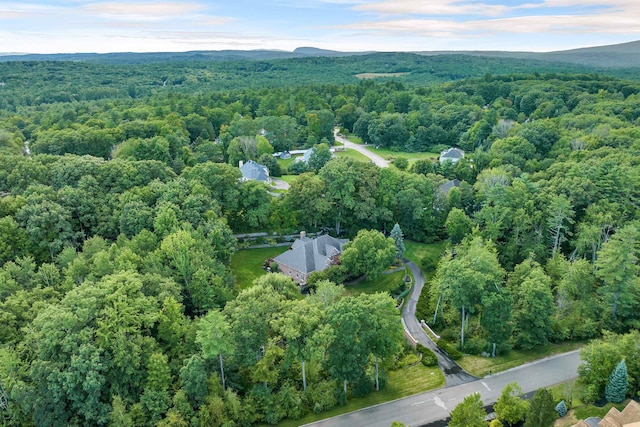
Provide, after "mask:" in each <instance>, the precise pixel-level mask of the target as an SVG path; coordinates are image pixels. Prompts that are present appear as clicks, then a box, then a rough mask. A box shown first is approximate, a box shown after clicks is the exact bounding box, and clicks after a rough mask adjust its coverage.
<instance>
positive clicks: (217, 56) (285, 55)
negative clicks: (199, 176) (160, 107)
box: [0, 40, 640, 68]
mask: <svg viewBox="0 0 640 427" xmlns="http://www.w3.org/2000/svg"><path fill="white" fill-rule="evenodd" d="M372 53H377V52H341V51H336V50H328V49H320V48H315V47H299V48H296V49H295V50H293V51H292V52H289V51H284V50H268V49H263V50H215V51H214V50H212V51H190V52H151V53H135V52H114V53H59V54H1V53H0V62H7V61H87V62H101V63H120V64H127V63H151V62H182V61H242V60H252V61H269V60H273V59H289V58H309V57H346V56H356V55H367V54H372ZM407 53H415V54H419V55H426V56H435V55H469V56H482V57H495V58H514V59H532V60H540V61H550V62H566V63H572V64H580V65H588V66H591V67H600V68H636V67H640V40H639V41H633V42H628V43H620V44H614V45H606V46H594V47H587V48H580V49H570V50H563V51H555V52H508V51H419V52H407Z"/></svg>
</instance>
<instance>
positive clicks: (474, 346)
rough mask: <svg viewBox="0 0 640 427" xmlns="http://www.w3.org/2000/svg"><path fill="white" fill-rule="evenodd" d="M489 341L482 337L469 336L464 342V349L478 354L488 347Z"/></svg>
mask: <svg viewBox="0 0 640 427" xmlns="http://www.w3.org/2000/svg"><path fill="white" fill-rule="evenodd" d="M486 345H487V342H486V341H485V340H484V339H482V338H477V337H473V338H469V339H468V340H466V341H465V343H464V351H465V352H466V353H469V354H475V355H478V354H480V353H482V350H483V349H484V348H485V347H486Z"/></svg>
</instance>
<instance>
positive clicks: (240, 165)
mask: <svg viewBox="0 0 640 427" xmlns="http://www.w3.org/2000/svg"><path fill="white" fill-rule="evenodd" d="M242 165H244V161H242V160H240V163H239V164H238V167H239V168H241V167H242Z"/></svg>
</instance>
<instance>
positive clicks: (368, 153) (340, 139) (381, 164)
mask: <svg viewBox="0 0 640 427" xmlns="http://www.w3.org/2000/svg"><path fill="white" fill-rule="evenodd" d="M334 136H335V138H336V141H338V142H340V143H342V144H343V145H344V146H345V148H351V149H354V150H356V151H358V152H360V153H362V154H364V155H365V156H367V157H368V158H370V159H371V160H372V161H373V163H375V164H376V166H378V167H381V168H388V167H389V162H388V161H387V160H385V159H383V158H382V157H381V156H379V155H377V154H376V153H374V152H373V151H371V150H369V149H367V147H366V146H364V145H362V144H356V143H354V142H351V141H349V140H348V139H345V138H343V137H342V136H340V135H338V131H335V132H334Z"/></svg>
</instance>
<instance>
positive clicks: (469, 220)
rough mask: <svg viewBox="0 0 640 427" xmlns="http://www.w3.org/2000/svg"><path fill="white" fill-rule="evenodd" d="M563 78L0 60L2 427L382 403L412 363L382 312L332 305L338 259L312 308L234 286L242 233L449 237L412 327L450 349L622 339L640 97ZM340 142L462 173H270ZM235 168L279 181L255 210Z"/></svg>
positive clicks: (273, 292) (485, 63)
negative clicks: (294, 155) (285, 184)
mask: <svg viewBox="0 0 640 427" xmlns="http://www.w3.org/2000/svg"><path fill="white" fill-rule="evenodd" d="M538 65H539V66H540V67H550V69H545V68H541V69H540V70H539V71H536V70H537V69H536V67H537V66H538ZM579 71H584V68H583V69H578V68H577V66H575V65H571V66H569V65H551V63H544V65H540V64H538V63H534V62H527V61H525V60H519V62H514V61H512V60H507V59H496V60H491V59H488V58H473V57H465V56H442V57H438V59H437V61H436V59H434V58H426V57H424V56H418V55H407V54H379V55H366V56H361V57H358V58H357V60H354V59H353V58H351V59H350V58H348V57H346V58H302V59H295V60H293V59H287V60H270V61H228V62H216V63H215V64H210V63H208V62H204V61H202V62H190V63H187V64H181V63H167V64H162V63H154V64H141V65H130V64H129V65H123V64H120V65H113V64H111V65H105V64H92V63H77V62H46V61H42V62H6V63H0V83H1V84H0V93H1V94H2V96H1V97H0V266H1V268H0V382H1V383H2V386H3V388H4V390H5V392H6V395H7V397H8V400H9V405H8V409H7V410H6V411H3V412H2V413H1V415H2V417H3V418H2V421H1V422H2V423H4V425H10V426H14V425H15V426H28V425H51V426H57V425H60V426H63V425H114V426H116V425H117V426H120V425H123V426H124V425H148V426H156V425H157V426H189V425H193V426H200V425H203V426H204V425H216V426H217V425H224V426H236V425H256V424H261V423H271V424H274V423H277V422H278V421H279V420H281V419H283V418H292V419H298V418H300V417H301V416H303V415H304V414H305V413H307V412H310V411H313V412H322V411H324V410H326V409H329V408H331V407H333V406H336V405H338V404H340V403H342V402H344V401H346V400H347V399H348V398H350V397H352V396H361V395H365V394H367V393H371V392H372V391H373V390H374V389H375V388H376V387H377V386H380V387H383V386H384V371H385V370H386V369H392V368H393V367H394V366H395V365H397V364H398V360H399V359H400V358H401V356H402V353H403V352H405V351H408V350H407V349H406V345H405V344H404V338H403V336H402V326H401V324H400V320H399V313H398V311H397V310H396V308H395V301H394V300H393V299H392V298H391V297H390V296H388V295H384V294H375V295H361V296H357V297H355V296H344V295H343V290H342V286H341V283H340V282H341V281H343V280H344V279H345V278H347V277H349V276H351V275H352V273H353V272H352V271H348V269H346V268H345V266H344V265H343V266H338V267H335V268H334V269H330V270H329V271H328V272H327V273H324V274H320V275H317V276H316V277H314V284H313V292H312V294H311V295H310V296H308V297H301V296H300V294H299V291H298V289H297V287H296V285H295V284H294V282H293V281H292V280H290V279H288V278H287V277H285V276H283V275H279V274H270V275H266V276H263V277H262V278H261V279H258V281H257V282H256V283H255V284H254V286H252V287H248V288H245V289H242V290H241V289H240V286H239V284H238V283H237V282H236V279H235V277H234V275H233V272H232V270H231V268H230V259H231V256H232V255H233V253H234V252H235V251H236V250H237V248H238V242H237V241H236V239H235V238H234V237H233V234H234V233H239V232H250V231H271V232H278V233H281V234H285V233H295V232H298V231H300V230H310V231H316V230H322V229H325V230H330V232H331V233H332V234H335V233H339V234H340V235H342V236H345V237H348V238H353V237H354V236H356V235H357V234H358V232H359V231H361V230H378V231H380V232H383V233H387V234H388V232H389V231H391V229H392V228H393V227H394V225H395V224H398V225H399V227H400V228H401V230H402V232H403V233H404V236H405V237H406V238H407V239H411V240H415V241H419V242H425V243H432V242H441V241H443V240H446V241H448V243H449V244H448V247H447V250H446V251H445V253H443V254H442V258H441V259H440V260H438V259H431V258H425V259H420V260H415V261H417V262H419V263H420V265H421V267H422V268H423V270H425V271H427V272H430V271H435V274H434V276H433V280H432V282H431V283H430V286H427V287H426V288H425V291H424V293H423V297H422V298H421V301H420V306H419V310H420V314H419V315H420V316H421V318H424V319H428V320H429V323H431V324H433V326H434V327H435V328H437V329H438V330H439V331H441V335H442V336H443V340H445V341H449V342H450V344H451V346H457V347H458V348H459V349H460V350H462V351H463V352H465V353H471V354H480V353H481V352H485V353H494V354H495V353H504V352H508V351H509V350H510V349H511V348H523V349H530V348H534V347H536V346H540V345H543V344H545V343H548V342H561V341H566V340H587V339H591V338H598V337H601V336H602V334H603V331H612V332H616V333H627V332H629V331H631V330H634V329H638V328H640V314H639V313H640V282H639V280H638V273H639V266H638V256H639V252H640V214H639V211H638V203H639V202H640V164H639V163H640V156H639V151H640V128H639V127H638V118H639V117H640V83H638V82H637V81H634V80H624V79H620V78H618V77H615V76H610V75H601V74H594V73H592V70H587V73H586V74H584V73H576V72H579ZM360 72H376V73H390V72H393V73H408V74H406V75H403V76H401V77H397V78H383V79H380V80H376V79H374V80H362V81H358V80H357V79H356V78H355V77H354V74H355V73H360ZM527 72H528V73H527ZM569 72H571V73H569ZM631 77H633V75H631ZM336 126H338V127H340V128H341V129H342V131H343V132H344V133H351V134H353V135H355V136H357V137H359V138H360V139H361V140H363V141H364V142H367V143H372V144H374V145H376V146H378V147H381V148H387V149H389V150H393V151H395V152H397V153H398V154H397V156H398V157H402V153H403V152H404V153H405V156H409V154H410V153H415V152H429V153H436V154H434V156H435V159H436V160H437V153H439V152H440V151H441V150H443V149H445V148H447V147H451V146H455V147H459V148H461V149H463V150H465V152H466V155H465V157H464V159H463V160H461V161H459V162H457V163H455V164H452V163H450V162H445V163H444V164H440V163H438V162H437V161H433V160H430V159H428V160H417V161H412V162H410V163H409V164H406V162H398V163H397V165H396V166H392V167H390V168H383V169H382V168H378V167H377V166H375V165H374V164H372V163H368V162H359V161H355V160H352V159H350V158H345V157H338V158H335V159H331V160H329V158H328V157H327V158H325V157H322V158H321V156H317V158H316V159H314V161H313V162H310V164H309V165H308V166H307V167H305V168H300V167H297V168H296V167H291V168H290V169H291V170H287V167H286V166H283V165H280V164H278V163H277V162H276V161H275V160H274V158H273V156H272V153H274V152H279V151H284V150H292V149H297V148H309V147H318V149H317V151H318V152H320V151H322V150H326V147H327V146H330V145H332V144H333V143H334V127H336ZM250 159H253V160H258V161H260V162H263V163H264V164H267V165H268V166H269V167H270V169H271V172H272V175H279V174H287V173H295V174H298V176H297V178H295V180H293V182H292V184H291V187H290V189H289V190H288V191H287V192H286V193H285V194H281V195H279V196H278V195H273V194H272V193H271V192H269V191H267V190H268V188H267V187H266V186H265V185H264V184H262V183H258V182H255V181H244V182H243V181H240V180H239V178H240V177H241V174H240V172H239V169H238V168H237V165H238V163H239V161H245V160H250ZM453 179H457V180H460V185H459V187H455V188H453V189H451V190H450V191H449V192H446V193H445V192H443V191H441V189H440V186H441V185H442V184H444V183H446V182H447V181H449V180H453ZM365 271H366V270H365ZM336 282H337V284H336ZM367 325H376V327H374V328H369V327H366V326H367ZM605 336H606V337H609V336H610V335H605ZM631 347H632V346H631ZM631 347H629V348H630V350H629V352H628V353H629V354H625V355H624V357H625V358H626V363H627V368H628V372H629V378H630V389H629V393H630V395H634V394H635V393H636V392H637V391H638V388H639V386H640V384H639V383H638V381H639V379H640V358H639V357H638V355H637V351H636V352H635V353H634V352H633V351H632V348H631ZM617 362H618V361H616V363H617ZM379 364H380V366H381V368H382V369H378V367H379V366H378V365H379ZM614 366H615V365H614ZM604 387H605V384H604V383H598V384H596V385H593V384H592V387H590V388H589V395H587V396H584V397H585V399H587V400H596V399H598V398H600V397H602V395H603V394H604Z"/></svg>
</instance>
